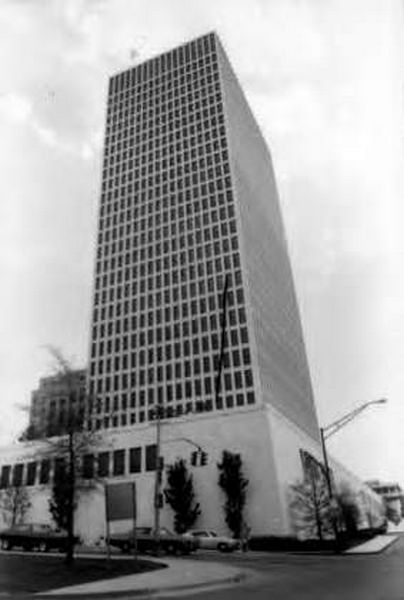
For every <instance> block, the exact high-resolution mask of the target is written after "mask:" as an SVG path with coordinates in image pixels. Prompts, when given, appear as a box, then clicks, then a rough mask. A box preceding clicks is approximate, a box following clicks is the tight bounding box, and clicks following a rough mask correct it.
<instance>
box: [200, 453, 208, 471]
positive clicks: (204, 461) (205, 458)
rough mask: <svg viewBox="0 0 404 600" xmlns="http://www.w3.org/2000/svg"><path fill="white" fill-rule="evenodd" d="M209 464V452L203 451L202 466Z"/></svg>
mask: <svg viewBox="0 0 404 600" xmlns="http://www.w3.org/2000/svg"><path fill="white" fill-rule="evenodd" d="M207 464H208V454H207V452H201V467H204V466H205V465H207Z"/></svg>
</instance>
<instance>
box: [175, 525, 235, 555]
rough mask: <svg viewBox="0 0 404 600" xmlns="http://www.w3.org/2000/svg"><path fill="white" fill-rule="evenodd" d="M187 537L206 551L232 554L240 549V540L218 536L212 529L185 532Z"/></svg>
mask: <svg viewBox="0 0 404 600" xmlns="http://www.w3.org/2000/svg"><path fill="white" fill-rule="evenodd" d="M186 535H187V536H189V537H192V538H194V539H196V540H197V541H198V547H199V548H202V549H206V550H219V551H220V552H233V551H234V550H237V549H238V548H240V540H235V539H233V538H230V537H227V536H225V535H218V534H217V533H216V531H213V530H212V529H192V530H190V531H187V533H186Z"/></svg>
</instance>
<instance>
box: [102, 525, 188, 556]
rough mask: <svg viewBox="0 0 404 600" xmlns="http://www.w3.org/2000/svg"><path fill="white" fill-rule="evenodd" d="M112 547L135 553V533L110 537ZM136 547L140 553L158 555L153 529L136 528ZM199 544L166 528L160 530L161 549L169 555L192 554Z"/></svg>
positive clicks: (130, 532)
mask: <svg viewBox="0 0 404 600" xmlns="http://www.w3.org/2000/svg"><path fill="white" fill-rule="evenodd" d="M109 541H110V544H111V546H115V547H116V548H119V549H120V550H122V552H133V548H134V538H133V531H129V532H125V533H117V534H112V535H111V536H110V540H109ZM136 545H137V550H138V552H140V553H142V554H143V553H152V554H154V553H156V551H157V541H156V537H155V533H154V530H153V528H152V527H137V528H136ZM197 546H198V545H197V542H196V541H195V540H194V539H192V538H189V537H186V536H183V535H178V534H176V533H173V532H172V531H170V530H169V529H167V528H166V527H161V528H160V544H159V549H161V550H162V551H163V552H166V553H167V554H190V553H191V552H194V551H195V550H196V549H197Z"/></svg>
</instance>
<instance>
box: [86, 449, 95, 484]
mask: <svg viewBox="0 0 404 600" xmlns="http://www.w3.org/2000/svg"><path fill="white" fill-rule="evenodd" d="M93 477H94V455H93V454H85V455H84V456H83V478H84V479H92V478H93Z"/></svg>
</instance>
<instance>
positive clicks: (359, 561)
mask: <svg viewBox="0 0 404 600" xmlns="http://www.w3.org/2000/svg"><path fill="white" fill-rule="evenodd" d="M212 558H213V555H212V554H209V555H208V554H207V553H206V554H204V555H203V556H202V555H200V556H199V558H198V560H212ZM215 560H220V561H223V562H226V563H229V564H232V565H239V566H240V567H245V568H246V569H248V570H249V572H250V576H249V577H248V578H247V580H246V581H244V582H243V583H241V584H237V585H234V586H232V587H231V588H223V589H217V590H209V591H208V592H203V593H198V594H197V598H198V600H205V599H206V600H208V599H209V600H246V599H248V600H250V599H251V600H268V599H269V598H270V600H288V599H293V600H404V536H403V537H401V538H400V539H399V540H398V541H397V542H395V543H394V544H393V545H392V546H390V547H389V548H388V549H387V550H385V551H384V552H383V553H382V554H372V555H350V556H348V555H345V556H320V555H292V554H282V555H281V554H267V555H264V554H263V553H259V554H255V553H252V552H251V553H248V554H247V555H246V556H243V555H241V554H237V555H235V554H234V555H227V556H220V555H216V556H215ZM195 595H196V594H195V591H194V592H193V593H190V594H185V595H181V598H182V599H185V600H186V599H188V598H189V600H191V598H195Z"/></svg>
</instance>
